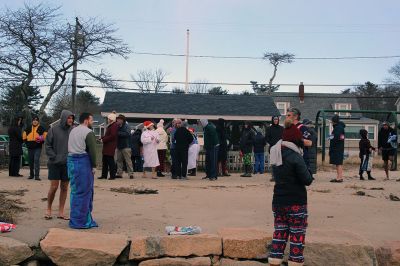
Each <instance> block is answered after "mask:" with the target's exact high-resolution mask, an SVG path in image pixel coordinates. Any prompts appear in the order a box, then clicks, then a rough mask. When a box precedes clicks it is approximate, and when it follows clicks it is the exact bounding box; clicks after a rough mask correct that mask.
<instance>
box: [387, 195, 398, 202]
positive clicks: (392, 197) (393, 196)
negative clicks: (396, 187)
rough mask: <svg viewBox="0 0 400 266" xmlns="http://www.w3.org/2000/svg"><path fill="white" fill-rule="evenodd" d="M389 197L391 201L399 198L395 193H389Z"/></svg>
mask: <svg viewBox="0 0 400 266" xmlns="http://www.w3.org/2000/svg"><path fill="white" fill-rule="evenodd" d="M389 199H390V200H391V201H400V198H399V197H397V196H396V195H393V194H390V195H389Z"/></svg>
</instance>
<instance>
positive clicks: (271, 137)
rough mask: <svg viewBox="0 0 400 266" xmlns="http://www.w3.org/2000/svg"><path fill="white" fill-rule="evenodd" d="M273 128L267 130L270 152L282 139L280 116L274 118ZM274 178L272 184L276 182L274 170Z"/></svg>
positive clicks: (272, 172)
mask: <svg viewBox="0 0 400 266" xmlns="http://www.w3.org/2000/svg"><path fill="white" fill-rule="evenodd" d="M271 122H272V123H271V126H270V127H269V128H267V132H266V134H265V138H266V140H267V142H268V144H269V147H268V152H270V151H271V147H272V146H274V145H275V144H276V143H277V142H278V141H279V140H281V139H282V133H283V127H282V126H281V125H279V116H273V117H272V121H271ZM271 174H272V177H271V179H270V181H271V182H274V181H275V177H274V168H272V171H271Z"/></svg>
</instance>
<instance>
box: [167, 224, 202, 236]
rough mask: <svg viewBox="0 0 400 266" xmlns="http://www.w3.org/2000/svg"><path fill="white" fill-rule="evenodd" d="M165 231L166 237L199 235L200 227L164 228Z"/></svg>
mask: <svg viewBox="0 0 400 266" xmlns="http://www.w3.org/2000/svg"><path fill="white" fill-rule="evenodd" d="M165 231H166V232H167V234H168V235H196V234H201V228H200V226H182V227H181V226H173V225H170V226H166V227H165Z"/></svg>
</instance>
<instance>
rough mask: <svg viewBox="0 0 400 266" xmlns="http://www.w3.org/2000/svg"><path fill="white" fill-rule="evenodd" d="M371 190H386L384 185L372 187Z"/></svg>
mask: <svg viewBox="0 0 400 266" xmlns="http://www.w3.org/2000/svg"><path fill="white" fill-rule="evenodd" d="M369 190H385V189H384V188H383V187H372V188H370V189H369Z"/></svg>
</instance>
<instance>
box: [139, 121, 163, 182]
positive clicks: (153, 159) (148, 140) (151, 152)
mask: <svg viewBox="0 0 400 266" xmlns="http://www.w3.org/2000/svg"><path fill="white" fill-rule="evenodd" d="M143 125H144V132H143V133H142V136H141V137H140V141H141V142H142V143H143V159H144V164H143V178H146V169H145V168H151V178H153V179H157V177H156V167H157V166H159V165H160V161H159V160H158V154H157V146H158V143H159V142H160V140H159V135H158V133H157V131H155V130H154V124H153V122H151V121H145V122H144V123H143Z"/></svg>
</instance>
